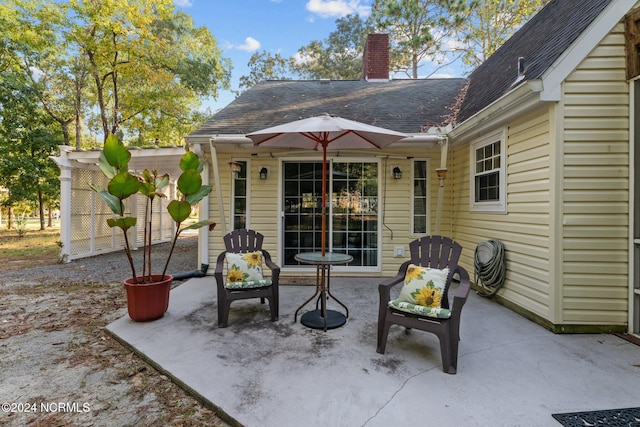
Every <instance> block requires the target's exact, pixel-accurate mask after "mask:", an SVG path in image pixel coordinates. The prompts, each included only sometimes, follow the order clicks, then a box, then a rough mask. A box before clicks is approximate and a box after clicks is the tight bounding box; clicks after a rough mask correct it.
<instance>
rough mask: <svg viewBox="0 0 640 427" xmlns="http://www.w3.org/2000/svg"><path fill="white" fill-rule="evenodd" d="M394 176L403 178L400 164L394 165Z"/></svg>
mask: <svg viewBox="0 0 640 427" xmlns="http://www.w3.org/2000/svg"><path fill="white" fill-rule="evenodd" d="M393 178H394V179H402V170H401V169H400V166H394V167H393Z"/></svg>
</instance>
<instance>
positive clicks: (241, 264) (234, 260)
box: [226, 251, 263, 282]
mask: <svg viewBox="0 0 640 427" xmlns="http://www.w3.org/2000/svg"><path fill="white" fill-rule="evenodd" d="M226 259H227V282H252V281H256V282H257V281H260V280H263V277H262V251H255V252H247V253H238V254H235V253H231V252H227V255H226Z"/></svg>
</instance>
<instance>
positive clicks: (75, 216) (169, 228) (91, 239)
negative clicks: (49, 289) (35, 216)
mask: <svg viewBox="0 0 640 427" xmlns="http://www.w3.org/2000/svg"><path fill="white" fill-rule="evenodd" d="M90 183H93V184H96V185H97V186H98V187H101V188H106V187H107V183H108V180H107V179H106V178H105V177H104V176H103V175H102V173H101V172H99V171H94V170H88V169H80V168H74V169H72V171H71V224H70V234H71V245H70V248H69V252H68V257H69V260H72V259H77V258H83V257H87V256H92V255H97V254H100V253H105V252H112V251H116V250H120V249H122V248H123V247H124V236H123V235H122V231H121V230H120V229H118V228H117V229H112V228H110V227H109V226H108V225H107V219H108V218H111V217H113V214H112V213H111V210H110V209H109V208H108V207H107V205H106V204H105V203H104V201H103V200H102V199H101V198H100V196H98V195H97V194H96V193H95V192H94V191H93V190H91V188H90V187H89V184H90ZM168 193H169V194H167V195H168V196H170V197H169V199H171V198H172V197H174V196H175V191H174V190H173V186H171V191H168ZM145 203H146V198H145V197H142V196H137V195H136V196H133V197H132V198H131V199H130V200H128V201H127V202H126V204H125V206H126V209H127V210H128V211H129V212H130V213H131V215H133V216H136V217H137V218H138V225H137V226H136V227H135V228H134V229H133V230H131V231H130V234H129V243H130V244H131V245H132V247H137V246H142V244H143V239H144V227H143V222H144V210H145ZM168 203H169V201H168V200H161V199H159V198H156V200H155V201H154V206H153V233H152V242H153V243H160V242H165V241H168V240H171V237H172V236H173V231H174V223H173V221H172V220H171V217H170V216H169V214H168V213H167V211H166V205H167V204H168ZM132 236H135V237H132Z"/></svg>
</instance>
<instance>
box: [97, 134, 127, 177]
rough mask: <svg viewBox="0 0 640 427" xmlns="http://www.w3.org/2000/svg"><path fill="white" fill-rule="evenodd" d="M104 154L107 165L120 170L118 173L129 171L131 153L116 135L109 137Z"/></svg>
mask: <svg viewBox="0 0 640 427" xmlns="http://www.w3.org/2000/svg"><path fill="white" fill-rule="evenodd" d="M102 152H103V153H104V155H105V159H106V160H107V163H109V164H110V165H111V166H113V167H114V168H116V169H118V171H123V170H127V168H128V164H129V159H131V153H130V152H129V151H128V150H127V149H126V147H125V146H124V144H123V143H122V142H121V141H120V140H119V139H118V138H117V137H116V136H115V135H109V136H108V137H107V140H106V141H105V142H104V149H103V150H102Z"/></svg>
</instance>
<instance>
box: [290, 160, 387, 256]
mask: <svg viewBox="0 0 640 427" xmlns="http://www.w3.org/2000/svg"><path fill="white" fill-rule="evenodd" d="M283 170H284V193H285V194H284V197H283V200H284V208H283V210H284V265H289V266H290V265H299V263H298V262H297V261H295V259H294V256H295V255H296V254H297V253H299V252H311V251H320V250H321V230H322V215H321V214H322V210H321V207H322V202H321V197H322V179H321V175H322V163H321V162H285V164H284V167H283ZM328 170H329V172H328V173H331V181H330V182H328V183H327V194H328V197H327V213H328V217H327V230H328V237H327V248H326V249H327V250H330V251H333V252H340V253H348V254H350V255H351V256H353V262H351V263H350V264H349V265H350V266H367V267H373V266H376V265H377V263H378V164H377V163H363V162H332V163H331V164H329V165H328ZM329 216H330V217H329ZM329 236H330V237H329Z"/></svg>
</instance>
